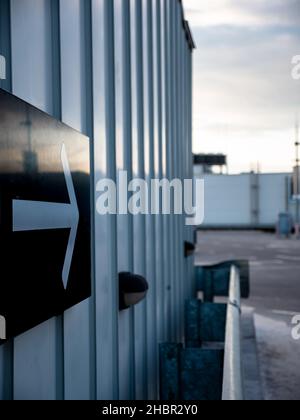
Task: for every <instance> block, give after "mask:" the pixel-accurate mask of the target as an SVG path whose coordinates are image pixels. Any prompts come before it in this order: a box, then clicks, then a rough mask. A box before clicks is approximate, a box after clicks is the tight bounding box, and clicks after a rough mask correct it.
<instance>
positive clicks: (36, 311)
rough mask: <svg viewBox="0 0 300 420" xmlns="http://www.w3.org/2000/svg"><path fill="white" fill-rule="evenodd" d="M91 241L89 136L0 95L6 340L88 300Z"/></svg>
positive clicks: (1, 284)
mask: <svg viewBox="0 0 300 420" xmlns="http://www.w3.org/2000/svg"><path fill="white" fill-rule="evenodd" d="M90 242H91V241H90V159H89V139H88V138H87V137H85V136H83V135H82V134H80V133H78V132H76V131H75V130H73V129H71V128H69V127H67V126H66V125H64V124H62V123H61V122H59V121H57V120H55V119H53V118H52V117H50V116H48V115H46V114H45V113H43V112H41V111H39V110H38V109H36V108H34V107H32V106H30V105H28V104H27V103H25V102H23V101H21V100H20V99H18V98H16V97H14V96H12V95H10V94H8V93H7V92H4V91H3V90H0V316H1V319H2V320H3V319H5V321H6V338H10V337H15V336H17V335H19V334H21V333H23V332H25V331H27V330H29V329H31V328H33V327H35V326H37V325H38V324H40V323H42V322H44V321H46V320H48V319H50V318H52V317H53V316H56V315H59V314H61V313H63V312H64V311H65V310H66V309H69V308H71V307H72V306H74V305H76V304H78V303H79V302H81V301H83V300H85V299H86V298H88V297H89V296H90V295H91V268H90V267H91V252H90ZM1 342H3V341H1V340H0V343H1Z"/></svg>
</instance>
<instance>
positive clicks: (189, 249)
mask: <svg viewBox="0 0 300 420" xmlns="http://www.w3.org/2000/svg"><path fill="white" fill-rule="evenodd" d="M195 250H196V247H195V245H194V244H192V243H191V242H187V241H185V242H184V255H185V258H188V257H191V256H192V255H194V253H195Z"/></svg>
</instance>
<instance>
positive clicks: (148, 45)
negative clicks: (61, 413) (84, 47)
mask: <svg viewBox="0 0 300 420" xmlns="http://www.w3.org/2000/svg"><path fill="white" fill-rule="evenodd" d="M142 22H143V59H144V147H145V179H146V181H147V183H148V190H149V193H150V190H151V188H150V187H151V180H152V179H154V127H153V123H154V115H153V38H152V29H153V28H152V1H149V0H143V21H142ZM154 223H155V218H154V216H153V215H151V209H150V208H149V214H148V215H147V216H146V238H147V239H146V268H147V280H148V283H149V292H148V296H147V302H146V303H147V349H148V353H147V356H148V359H147V368H148V372H147V383H148V397H149V398H150V399H154V398H156V396H157V384H156V381H157V372H158V349H157V332H156V331H157V326H156V304H157V303H156V297H157V291H156V272H155V224H154Z"/></svg>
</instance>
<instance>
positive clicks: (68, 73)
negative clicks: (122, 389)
mask: <svg viewBox="0 0 300 420" xmlns="http://www.w3.org/2000/svg"><path fill="white" fill-rule="evenodd" d="M88 6H89V2H88V1H86V0H60V40H61V87H62V88H61V107H62V120H63V122H65V123H66V124H68V125H70V126H71V127H73V128H74V129H77V130H78V131H80V132H82V133H85V134H87V135H88V136H89V137H91V134H92V132H91V121H92V120H91V118H92V109H91V90H90V87H91V86H90V80H91V63H90V60H89V59H88V57H89V55H88V54H87V53H86V51H87V50H88V49H91V39H90V35H89V33H88V27H89V25H90V10H89V7H88ZM90 305H91V301H90V300H88V301H85V302H83V303H81V304H79V305H77V306H76V307H74V308H72V309H70V310H68V311H67V312H66V313H65V314H64V376H65V378H64V387H65V399H66V400H76V399H80V400H88V399H90V398H92V397H93V391H94V390H92V389H91V387H92V383H91V377H92V372H91V368H92V369H95V366H93V367H92V366H91V362H92V361H91V351H90V346H91V342H90V341H91V340H90V329H89V325H90Z"/></svg>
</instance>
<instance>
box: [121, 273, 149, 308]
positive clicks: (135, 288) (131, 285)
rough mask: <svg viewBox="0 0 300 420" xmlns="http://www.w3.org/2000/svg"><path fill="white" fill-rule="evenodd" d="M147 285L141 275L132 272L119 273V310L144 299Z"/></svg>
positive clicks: (147, 288)
mask: <svg viewBox="0 0 300 420" xmlns="http://www.w3.org/2000/svg"><path fill="white" fill-rule="evenodd" d="M148 290H149V285H148V282H147V281H146V279H145V278H144V277H142V276H139V275H136V274H132V273H120V274H119V307H120V311H124V310H125V309H129V308H131V307H132V306H135V305H137V304H138V303H140V302H141V301H142V300H143V299H145V297H146V295H147V292H148Z"/></svg>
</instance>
